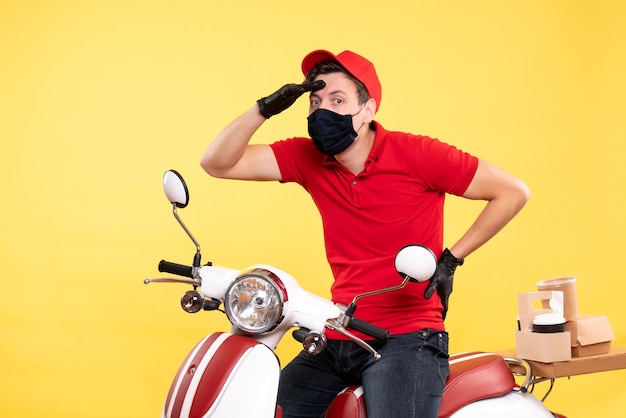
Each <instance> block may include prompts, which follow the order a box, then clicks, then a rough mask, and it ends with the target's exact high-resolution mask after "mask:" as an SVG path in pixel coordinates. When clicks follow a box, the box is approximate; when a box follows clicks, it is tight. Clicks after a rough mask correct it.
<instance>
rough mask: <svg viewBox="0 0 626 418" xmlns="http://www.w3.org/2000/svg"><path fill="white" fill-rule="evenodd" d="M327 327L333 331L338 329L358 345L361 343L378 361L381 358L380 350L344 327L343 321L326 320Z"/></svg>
mask: <svg viewBox="0 0 626 418" xmlns="http://www.w3.org/2000/svg"><path fill="white" fill-rule="evenodd" d="M326 327H327V328H328V329H330V330H332V331H336V332H338V333H339V334H341V335H343V336H345V337H348V338H350V339H351V340H352V341H354V342H355V343H357V344H358V345H360V346H361V347H362V348H363V349H365V350H366V351H367V352H368V353H370V354H371V355H372V356H374V360H376V361H378V360H380V359H381V357H382V356H381V355H380V354H379V353H378V351H376V350H374V348H373V347H372V346H371V345H369V344H368V343H366V342H365V341H363V340H362V339H360V338H359V337H357V336H356V335H354V334H352V333H351V332H350V331H348V330H346V329H345V328H344V326H343V325H341V321H338V320H335V321H327V322H326Z"/></svg>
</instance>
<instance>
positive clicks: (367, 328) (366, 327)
mask: <svg viewBox="0 0 626 418" xmlns="http://www.w3.org/2000/svg"><path fill="white" fill-rule="evenodd" d="M348 327H349V328H352V329H353V330H355V331H359V332H362V333H363V334H367V335H369V336H370V337H374V338H376V339H377V340H382V341H387V339H388V338H389V331H387V330H386V329H383V328H380V327H377V326H376V325H373V324H370V323H369V322H365V321H363V320H361V319H359V318H355V317H351V318H350V321H349V322H348Z"/></svg>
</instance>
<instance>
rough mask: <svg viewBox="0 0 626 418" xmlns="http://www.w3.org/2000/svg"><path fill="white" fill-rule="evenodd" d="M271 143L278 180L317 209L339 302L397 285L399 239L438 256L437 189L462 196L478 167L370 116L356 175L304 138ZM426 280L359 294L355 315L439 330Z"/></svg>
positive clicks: (407, 328)
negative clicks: (364, 155) (371, 131)
mask: <svg viewBox="0 0 626 418" xmlns="http://www.w3.org/2000/svg"><path fill="white" fill-rule="evenodd" d="M271 147H272V149H273V151H274V154H275V156H276V159H277V161H278V166H279V168H280V172H281V176H282V180H283V182H296V183H298V184H300V185H301V186H302V187H304V188H305V189H306V190H307V191H308V192H309V194H310V195H311V197H312V198H313V201H314V202H315V204H316V206H317V208H318V210H319V212H320V214H321V217H322V223H323V226H324V240H325V246H326V256H327V258H328V262H329V263H330V267H331V270H332V272H333V275H334V278H335V281H334V283H333V285H332V288H331V293H332V298H333V301H335V302H337V303H342V304H345V305H348V304H349V303H350V302H351V301H352V299H353V298H354V296H356V295H359V294H361V293H365V292H369V291H372V290H378V289H382V288H386V287H390V286H395V285H398V284H400V282H401V281H402V278H401V277H400V275H399V274H398V273H397V272H396V271H395V267H394V257H395V255H396V253H397V252H398V251H399V250H400V249H401V248H403V247H404V246H406V245H408V244H422V245H425V246H427V247H428V248H430V249H431V250H432V251H433V252H434V253H435V255H437V256H440V255H441V252H442V247H443V204H444V198H445V194H446V193H451V194H455V195H462V194H463V193H464V192H465V190H466V189H467V187H468V186H469V184H470V182H471V180H472V178H473V177H474V174H475V172H476V168H477V166H478V159H477V158H476V157H473V156H471V155H469V154H467V153H464V152H462V151H460V150H458V149H457V148H454V147H452V146H450V145H447V144H445V143H443V142H440V141H438V140H436V139H432V138H429V137H425V136H416V135H411V134H406V133H402V132H390V131H386V130H385V129H384V128H383V127H382V126H381V125H380V124H378V123H376V137H375V142H374V146H373V148H372V151H371V152H370V155H369V158H368V159H367V161H366V163H365V169H364V170H363V171H362V172H361V173H359V174H358V175H356V176H355V175H354V174H352V173H351V172H350V171H348V170H347V169H346V168H345V167H343V166H342V165H341V164H339V163H338V162H336V161H335V159H334V158H333V157H328V156H324V155H323V154H321V153H320V152H319V151H318V150H317V149H316V148H315V146H314V145H313V142H312V141H311V140H310V139H308V138H291V139H287V140H284V141H279V142H276V143H274V144H272V145H271ZM426 286H427V282H423V283H409V284H408V285H407V287H405V288H404V289H403V290H401V291H396V292H390V293H386V294H382V295H378V296H373V297H367V298H363V299H361V300H360V301H359V305H358V309H357V312H356V316H357V317H358V318H360V319H363V320H365V321H368V322H371V323H373V324H376V325H378V326H380V327H382V328H385V329H387V330H389V331H391V333H392V334H403V333H407V332H413V331H417V330H420V329H423V328H431V329H437V330H443V329H444V325H443V320H442V317H441V313H442V307H441V303H440V301H439V297H438V296H437V293H435V294H434V295H433V296H432V297H431V298H430V299H425V298H424V290H425V288H426ZM329 337H332V338H342V337H340V336H337V335H335V334H332V335H331V334H329Z"/></svg>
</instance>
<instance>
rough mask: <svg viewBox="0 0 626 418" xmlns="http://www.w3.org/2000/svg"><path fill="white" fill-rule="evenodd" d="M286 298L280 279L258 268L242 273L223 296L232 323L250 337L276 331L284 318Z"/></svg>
mask: <svg viewBox="0 0 626 418" xmlns="http://www.w3.org/2000/svg"><path fill="white" fill-rule="evenodd" d="M285 300H286V295H285V292H284V290H283V287H282V283H281V282H280V280H279V279H278V278H277V277H276V276H275V275H274V274H273V273H272V272H270V271H268V270H265V269H261V268H257V269H253V270H251V271H248V272H245V273H243V274H241V275H240V276H239V277H237V279H235V281H233V282H232V283H231V285H230V286H229V287H228V290H227V291H226V295H225V297H224V308H225V310H226V315H227V316H228V319H229V320H230V322H231V323H232V324H233V325H234V326H235V327H237V328H238V329H239V330H241V331H243V332H244V333H247V334H261V333H263V332H267V331H270V330H272V329H274V328H275V327H276V326H277V325H278V324H279V323H280V322H281V321H282V319H283V308H284V302H285Z"/></svg>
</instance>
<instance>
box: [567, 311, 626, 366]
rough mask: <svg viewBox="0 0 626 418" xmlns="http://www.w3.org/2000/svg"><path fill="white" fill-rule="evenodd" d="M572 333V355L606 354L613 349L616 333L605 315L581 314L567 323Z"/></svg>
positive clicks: (568, 329)
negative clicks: (612, 344) (612, 342)
mask: <svg viewBox="0 0 626 418" xmlns="http://www.w3.org/2000/svg"><path fill="white" fill-rule="evenodd" d="M565 329H566V330H567V331H569V332H570V334H571V346H572V357H586V356H594V355H597V354H605V353H608V352H609V351H610V350H611V341H613V340H614V339H615V334H613V330H612V329H611V325H610V324H609V320H608V318H607V317H606V316H604V315H589V314H583V315H579V316H578V319H576V320H575V321H569V322H566V323H565Z"/></svg>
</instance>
